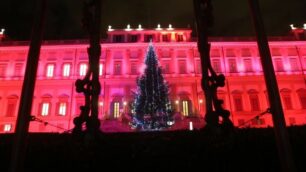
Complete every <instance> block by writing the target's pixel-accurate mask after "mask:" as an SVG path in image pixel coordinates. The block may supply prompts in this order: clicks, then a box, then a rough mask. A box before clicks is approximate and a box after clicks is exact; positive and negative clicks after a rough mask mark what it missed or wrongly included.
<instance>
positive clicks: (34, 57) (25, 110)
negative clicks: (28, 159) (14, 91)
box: [10, 0, 46, 172]
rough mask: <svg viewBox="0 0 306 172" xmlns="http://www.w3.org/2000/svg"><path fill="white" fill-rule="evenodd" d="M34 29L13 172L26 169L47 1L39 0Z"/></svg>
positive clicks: (21, 102)
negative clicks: (25, 162)
mask: <svg viewBox="0 0 306 172" xmlns="http://www.w3.org/2000/svg"><path fill="white" fill-rule="evenodd" d="M36 5H37V7H36V8H37V11H36V13H35V20H34V25H33V28H32V35H31V42H30V49H29V52H28V58H27V65H26V71H25V76H24V82H23V85H22V92H21V100H20V105H19V110H18V117H17V122H16V127H15V134H14V143H13V148H12V157H11V164H10V165H11V166H10V171H11V172H21V171H23V168H24V159H25V153H26V148H27V137H28V129H29V125H30V121H31V109H32V101H33V95H34V88H35V81H36V73H37V67H38V60H39V54H40V48H41V43H42V36H43V26H44V20H45V11H46V0H37V1H36Z"/></svg>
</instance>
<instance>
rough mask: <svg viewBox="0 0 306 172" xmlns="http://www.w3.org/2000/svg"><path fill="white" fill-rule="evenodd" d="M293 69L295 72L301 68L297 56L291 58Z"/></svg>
mask: <svg viewBox="0 0 306 172" xmlns="http://www.w3.org/2000/svg"><path fill="white" fill-rule="evenodd" d="M290 67H291V71H293V72H295V71H298V70H299V65H298V62H297V59H296V58H290Z"/></svg>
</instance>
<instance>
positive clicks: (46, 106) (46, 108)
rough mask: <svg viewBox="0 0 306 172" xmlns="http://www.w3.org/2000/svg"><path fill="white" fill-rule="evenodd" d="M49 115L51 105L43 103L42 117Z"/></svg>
mask: <svg viewBox="0 0 306 172" xmlns="http://www.w3.org/2000/svg"><path fill="white" fill-rule="evenodd" d="M47 115H49V103H43V104H42V108H41V116H47Z"/></svg>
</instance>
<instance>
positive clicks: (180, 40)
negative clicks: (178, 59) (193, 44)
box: [177, 34, 184, 42]
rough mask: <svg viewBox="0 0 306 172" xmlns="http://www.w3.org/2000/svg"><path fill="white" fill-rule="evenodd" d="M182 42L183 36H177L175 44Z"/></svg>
mask: <svg viewBox="0 0 306 172" xmlns="http://www.w3.org/2000/svg"><path fill="white" fill-rule="evenodd" d="M182 41H184V36H183V35H181V34H179V35H177V42H182Z"/></svg>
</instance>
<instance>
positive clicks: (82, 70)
mask: <svg viewBox="0 0 306 172" xmlns="http://www.w3.org/2000/svg"><path fill="white" fill-rule="evenodd" d="M86 72H87V64H81V65H80V76H85V75H86Z"/></svg>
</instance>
